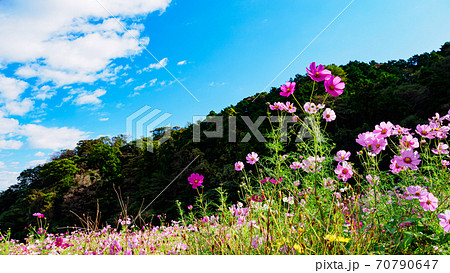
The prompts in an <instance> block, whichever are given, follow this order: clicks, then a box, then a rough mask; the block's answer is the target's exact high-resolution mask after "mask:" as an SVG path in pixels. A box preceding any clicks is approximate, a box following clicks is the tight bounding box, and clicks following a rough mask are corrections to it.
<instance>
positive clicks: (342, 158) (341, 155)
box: [334, 150, 353, 181]
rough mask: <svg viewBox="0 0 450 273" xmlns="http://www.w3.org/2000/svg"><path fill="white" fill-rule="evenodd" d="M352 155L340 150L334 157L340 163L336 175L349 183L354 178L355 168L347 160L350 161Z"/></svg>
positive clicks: (335, 171)
mask: <svg viewBox="0 0 450 273" xmlns="http://www.w3.org/2000/svg"><path fill="white" fill-rule="evenodd" d="M350 155H351V153H350V152H347V151H344V150H340V151H338V152H337V153H336V156H335V157H334V160H336V161H338V162H339V163H338V165H337V167H336V169H335V170H334V173H335V174H337V177H338V178H339V179H342V181H347V180H348V179H350V178H351V177H352V176H353V167H352V165H351V164H350V163H348V162H347V160H349V159H350Z"/></svg>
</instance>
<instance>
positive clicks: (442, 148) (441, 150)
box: [431, 142, 448, 155]
mask: <svg viewBox="0 0 450 273" xmlns="http://www.w3.org/2000/svg"><path fill="white" fill-rule="evenodd" d="M447 149H448V145H447V144H444V143H442V142H439V144H438V146H437V149H431V151H432V152H433V153H434V154H437V155H446V154H448V151H447Z"/></svg>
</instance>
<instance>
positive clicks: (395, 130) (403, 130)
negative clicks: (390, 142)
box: [392, 125, 411, 135]
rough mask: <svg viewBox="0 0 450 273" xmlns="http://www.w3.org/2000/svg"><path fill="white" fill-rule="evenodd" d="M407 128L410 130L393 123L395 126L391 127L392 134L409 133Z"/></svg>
mask: <svg viewBox="0 0 450 273" xmlns="http://www.w3.org/2000/svg"><path fill="white" fill-rule="evenodd" d="M409 130H411V129H408V128H405V127H402V126H400V125H395V127H394V128H393V129H392V134H393V135H409Z"/></svg>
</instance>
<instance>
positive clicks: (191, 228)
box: [0, 63, 450, 255]
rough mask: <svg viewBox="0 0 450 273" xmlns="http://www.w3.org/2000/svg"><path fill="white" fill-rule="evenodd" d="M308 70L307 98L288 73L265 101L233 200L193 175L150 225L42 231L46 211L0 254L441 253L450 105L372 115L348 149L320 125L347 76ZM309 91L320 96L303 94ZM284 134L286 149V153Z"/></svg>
mask: <svg viewBox="0 0 450 273" xmlns="http://www.w3.org/2000/svg"><path fill="white" fill-rule="evenodd" d="M307 75H308V76H309V77H310V78H311V80H312V81H313V83H314V84H313V88H312V90H311V99H310V101H307V102H303V103H300V102H299V101H298V100H297V98H296V97H295V91H296V89H295V88H296V86H295V82H286V84H285V85H283V86H281V92H280V96H282V97H286V98H292V102H286V103H282V102H272V103H271V104H269V105H268V109H267V116H268V118H269V120H270V122H271V125H272V132H271V133H270V134H269V136H268V137H269V138H270V139H271V141H270V142H268V143H267V153H266V155H264V156H263V155H258V154H257V153H255V152H253V151H248V155H247V157H246V158H242V161H238V162H236V163H235V171H236V172H239V174H242V176H241V177H242V180H241V181H240V182H239V183H240V190H239V196H240V198H241V201H240V202H237V203H236V204H231V203H229V202H228V201H227V192H226V190H224V189H222V188H218V189H217V194H218V196H219V197H220V198H219V199H218V200H209V199H208V198H206V197H205V195H204V193H203V184H206V183H208V177H205V176H204V175H202V174H200V173H192V174H191V175H190V176H189V177H187V179H186V187H192V193H193V194H196V195H197V199H196V203H195V204H192V205H191V204H180V203H178V210H179V219H177V221H175V220H171V221H168V222H166V221H165V216H164V215H159V216H158V218H159V220H160V225H159V226H151V225H144V226H139V225H138V224H136V223H137V221H136V220H137V219H138V217H135V218H133V217H132V216H129V215H125V214H123V215H122V219H119V220H118V223H117V225H116V227H111V226H106V227H103V228H99V229H77V230H74V231H67V232H65V233H61V234H49V233H47V224H46V221H45V220H46V219H45V216H44V215H43V214H41V213H35V214H34V215H33V216H35V217H36V220H37V225H36V226H30V227H28V229H29V235H28V237H27V238H26V240H25V242H19V241H16V240H14V239H11V238H10V235H9V233H8V232H4V233H2V234H1V235H0V241H1V242H2V244H1V245H0V253H1V254H49V255H54V254H83V255H103V254H106V255H117V254H123V255H148V254H156V255H166V254H169V255H171V254H182V255H189V254H197V255H198V254H208V255H210V254H216V255H223V254H234V255H244V254H255V255H258V254H266V255H267V254H271V255H272V254H273V255H277V254H280V255H285V254H302V255H336V254H337V255H341V254H342V255H344V254H345V255H366V254H375V255H383V254H387V255H395V254H450V243H449V240H450V235H449V233H450V200H449V198H450V187H449V182H450V157H449V146H448V141H447V137H448V132H449V131H450V126H449V123H450V111H449V112H448V113H444V115H442V116H441V115H440V114H439V113H436V115H435V116H433V117H431V118H430V119H429V122H428V123H427V124H417V126H416V127H415V128H405V127H402V126H400V125H395V124H393V123H391V122H389V121H380V124H379V125H377V126H375V128H373V131H367V132H362V133H361V134H359V135H358V136H357V138H356V139H351V140H349V141H356V142H357V143H358V144H360V146H361V150H360V151H359V152H358V153H357V154H351V153H350V152H349V151H345V150H340V149H339V147H335V146H334V144H333V143H332V142H331V140H330V139H328V138H327V133H326V127H327V124H328V123H330V122H334V121H335V120H336V119H337V118H338V116H339V115H338V114H339V113H336V112H335V111H334V110H333V109H331V107H332V106H331V105H329V104H328V102H327V98H328V97H329V96H332V97H337V96H339V95H341V94H342V93H343V92H344V91H345V83H344V82H342V81H341V78H340V77H338V76H334V75H332V73H331V71H329V70H327V69H325V68H324V66H322V65H318V66H317V65H316V64H315V63H311V65H310V66H309V67H308V68H307ZM316 92H321V93H324V94H325V96H324V100H323V101H321V102H317V101H316V102H314V101H313V100H312V98H313V94H314V93H316ZM287 123H289V124H290V125H292V126H290V127H287V126H285V125H286V124H287ZM289 142H295V147H296V150H293V151H286V149H285V146H286V144H287V143H289ZM336 151H337V152H336ZM356 162H359V163H360V165H361V166H362V167H361V168H357V167H356V166H355V163H356ZM386 162H387V164H386Z"/></svg>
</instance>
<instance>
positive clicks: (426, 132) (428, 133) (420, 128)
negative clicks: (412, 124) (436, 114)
mask: <svg viewBox="0 0 450 273" xmlns="http://www.w3.org/2000/svg"><path fill="white" fill-rule="evenodd" d="M416 132H417V133H418V134H419V135H421V136H422V137H424V138H428V139H433V138H434V131H433V129H432V128H431V126H430V125H427V124H425V125H420V124H417V126H416Z"/></svg>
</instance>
